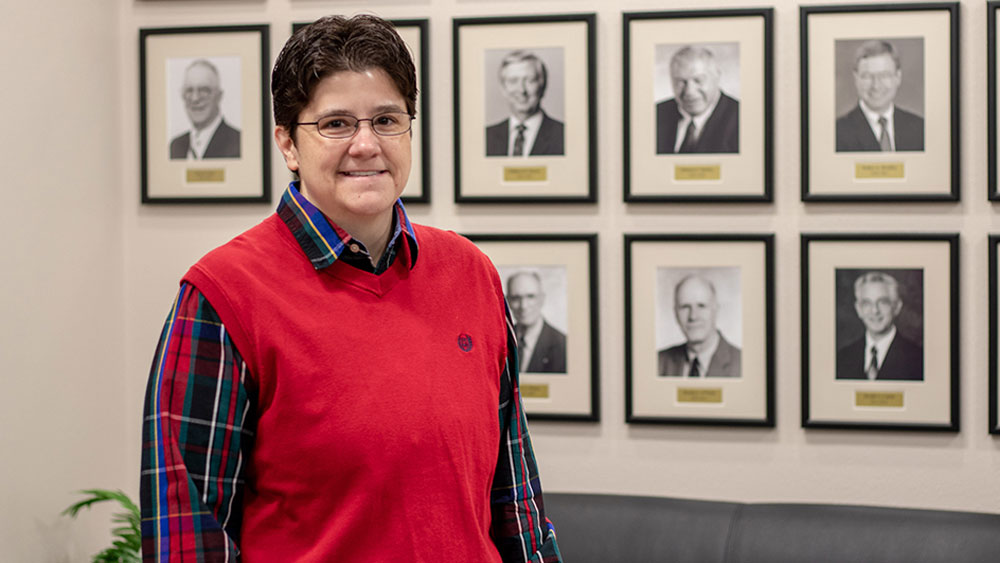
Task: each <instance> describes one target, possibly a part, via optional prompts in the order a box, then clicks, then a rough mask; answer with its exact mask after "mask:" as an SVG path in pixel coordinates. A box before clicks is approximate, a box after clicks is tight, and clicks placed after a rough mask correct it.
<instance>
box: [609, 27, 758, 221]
mask: <svg viewBox="0 0 1000 563" xmlns="http://www.w3.org/2000/svg"><path fill="white" fill-rule="evenodd" d="M773 19H774V9H773V8H747V9H726V10H683V11H659V12H626V13H625V14H623V19H622V36H623V37H624V50H623V56H624V72H623V75H622V78H623V80H622V90H623V100H624V103H623V112H624V119H623V122H624V135H623V142H624V146H623V153H624V163H625V166H624V183H623V185H624V200H625V201H626V202H635V203H640V202H677V203H683V202H692V203H700V202H731V203H743V202H746V203H760V202H765V203H766V202H771V201H773V187H774V157H773V150H772V148H773V139H774V113H773V107H774V88H773V84H774V65H773V52H774V48H773V44H774V38H773ZM691 49H694V51H693V52H692V51H691ZM699 51H700V52H701V53H705V54H707V55H709V56H711V57H712V58H711V60H712V61H714V64H715V66H716V68H717V69H719V74H721V76H722V78H721V79H720V82H721V84H720V88H719V90H720V91H721V94H720V96H719V99H718V101H717V102H716V103H715V105H714V106H712V107H711V112H712V113H711V117H709V119H708V120H706V121H705V124H704V125H703V126H702V129H701V131H702V132H701V135H700V136H699V145H697V146H696V148H694V149H693V151H694V152H693V153H691V154H681V153H682V152H686V151H687V150H689V149H685V148H684V144H685V143H683V142H681V141H682V140H683V137H684V134H683V132H682V131H679V130H678V129H679V128H682V127H683V123H684V122H685V118H684V117H683V115H682V114H681V112H680V110H679V109H678V106H679V105H680V104H678V102H677V101H676V100H677V98H678V97H677V96H676V95H674V93H673V86H672V85H671V79H670V68H671V66H672V60H673V59H672V57H673V56H674V55H675V54H676V53H678V52H680V53H681V55H680V57H681V58H679V59H678V60H681V61H683V60H687V61H690V62H689V63H688V65H689V68H690V67H691V66H692V65H694V64H702V63H701V62H700V60H703V58H704V56H703V55H701V54H700V53H699ZM689 53H690V54H689ZM650 70H652V72H650ZM668 96H669V97H668ZM691 111H692V113H693V112H694V111H700V110H699V109H698V108H697V107H694V108H693V109H692V110H691ZM678 144H679V145H680V148H678V147H677V145H678Z"/></svg>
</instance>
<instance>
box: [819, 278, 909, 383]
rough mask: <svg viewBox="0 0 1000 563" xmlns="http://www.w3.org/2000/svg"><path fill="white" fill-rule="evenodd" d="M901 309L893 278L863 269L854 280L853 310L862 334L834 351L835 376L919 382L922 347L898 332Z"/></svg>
mask: <svg viewBox="0 0 1000 563" xmlns="http://www.w3.org/2000/svg"><path fill="white" fill-rule="evenodd" d="M902 309H903V302H902V300H901V299H900V298H899V285H898V283H897V282H896V279H895V278H893V277H892V276H890V275H888V274H885V273H882V272H867V273H865V274H862V275H861V276H859V277H858V279H857V280H855V282H854V310H855V312H856V313H857V314H858V318H859V319H861V322H862V324H864V325H865V335H864V336H863V337H862V338H859V339H857V340H855V341H853V342H851V343H849V344H847V345H846V346H844V347H843V348H841V349H840V350H837V379H870V380H889V379H893V380H909V381H923V379H924V351H923V347H922V346H921V345H920V344H918V343H916V342H913V341H912V340H910V339H908V338H906V337H904V336H903V335H902V334H899V333H898V332H897V330H896V324H895V320H896V317H898V316H899V313H900V311H902Z"/></svg>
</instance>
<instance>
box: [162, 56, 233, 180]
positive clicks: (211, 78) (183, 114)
mask: <svg viewBox="0 0 1000 563" xmlns="http://www.w3.org/2000/svg"><path fill="white" fill-rule="evenodd" d="M240 62H241V61H240V58H239V57H213V58H203V57H199V58H190V57H177V58H171V59H167V100H168V104H167V123H168V126H169V129H168V135H167V136H168V137H169V139H170V141H169V142H170V158H171V160H178V159H179V160H185V159H187V160H204V159H210V158H239V157H240V127H241V126H240V119H241V118H242V115H243V113H242V111H241V109H240V108H241V103H240V101H241V99H242V98H241V92H240V82H239V78H240V76H241V75H242V73H241V72H240Z"/></svg>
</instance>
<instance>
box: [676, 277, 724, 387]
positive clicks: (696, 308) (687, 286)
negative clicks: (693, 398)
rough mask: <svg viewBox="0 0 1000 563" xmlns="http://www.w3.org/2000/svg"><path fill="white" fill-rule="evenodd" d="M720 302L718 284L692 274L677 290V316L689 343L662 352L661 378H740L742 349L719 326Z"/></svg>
mask: <svg viewBox="0 0 1000 563" xmlns="http://www.w3.org/2000/svg"><path fill="white" fill-rule="evenodd" d="M718 312H719V301H718V299H717V297H716V293H715V285H714V284H712V282H711V281H709V280H708V279H706V278H704V277H702V276H700V275H697V274H691V275H688V276H685V277H684V278H683V279H681V281H680V282H678V283H677V285H676V286H675V287H674V316H675V318H676V319H677V324H678V326H680V329H681V332H683V333H684V338H685V342H684V343H682V344H678V345H676V346H672V347H670V348H665V349H663V350H660V351H659V352H658V353H657V355H658V362H657V363H658V365H659V369H658V371H657V373H658V374H659V375H661V376H683V377H740V349H739V348H737V347H736V346H733V345H732V344H731V343H730V342H729V341H728V340H726V339H725V337H723V336H722V333H721V332H720V331H719V329H718V328H717V327H716V324H715V320H716V316H717V315H718Z"/></svg>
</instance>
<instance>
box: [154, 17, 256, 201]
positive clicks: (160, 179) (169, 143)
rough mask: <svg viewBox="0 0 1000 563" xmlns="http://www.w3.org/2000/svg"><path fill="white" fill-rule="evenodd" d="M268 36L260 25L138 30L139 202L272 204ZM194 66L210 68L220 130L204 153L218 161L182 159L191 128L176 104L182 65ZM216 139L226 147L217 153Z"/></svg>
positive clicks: (182, 73) (181, 105) (183, 66)
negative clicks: (218, 88)
mask: <svg viewBox="0 0 1000 563" xmlns="http://www.w3.org/2000/svg"><path fill="white" fill-rule="evenodd" d="M268 29H269V28H268V26H267V25H266V24H260V25H226V26H204V27H164V28H143V29H140V30H139V112H140V116H139V123H140V129H141V131H140V161H141V166H140V168H141V175H142V180H141V201H142V203H144V204H161V203H162V204H187V203H269V202H270V201H271V156H270V155H271V135H270V134H268V133H269V131H270V127H269V124H270V107H269V99H270V97H269V90H268V76H269V74H268V67H267V65H268V64H270V57H269V55H268V47H269V39H268ZM197 60H200V61H207V62H208V63H209V65H210V66H211V68H213V69H215V75H216V77H217V79H218V81H219V82H220V85H221V88H222V94H223V95H222V97H221V102H220V106H221V114H222V116H223V123H222V124H221V125H220V126H219V129H218V130H217V133H216V136H213V138H212V140H211V141H210V142H209V144H208V146H207V148H206V149H205V152H204V154H205V155H208V153H209V152H211V151H216V154H214V155H210V156H204V158H198V159H195V160H187V159H185V157H184V156H182V155H181V153H182V152H183V153H185V154H186V151H184V150H183V149H184V146H185V143H184V138H187V137H185V135H186V134H179V133H180V132H181V131H182V130H183V129H186V128H188V127H190V122H189V121H187V116H185V115H183V114H184V111H183V108H184V104H183V102H182V101H178V100H177V98H180V94H181V92H180V90H181V88H180V85H181V82H182V81H183V75H184V72H185V65H187V64H190V63H193V62H195V61H197ZM227 85H229V87H228V88H227ZM234 91H235V92H234ZM234 108H235V109H234ZM182 116H183V117H182ZM230 124H232V126H231V125H230ZM223 129H225V131H223ZM220 133H225V135H224V137H226V140H227V142H226V143H225V145H226V146H225V148H223V149H221V150H220V149H218V148H217V147H218V146H219V145H215V141H216V139H217V138H219V139H221V138H222V137H218V135H219V134H220ZM213 147H215V148H213ZM188 150H191V149H188Z"/></svg>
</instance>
